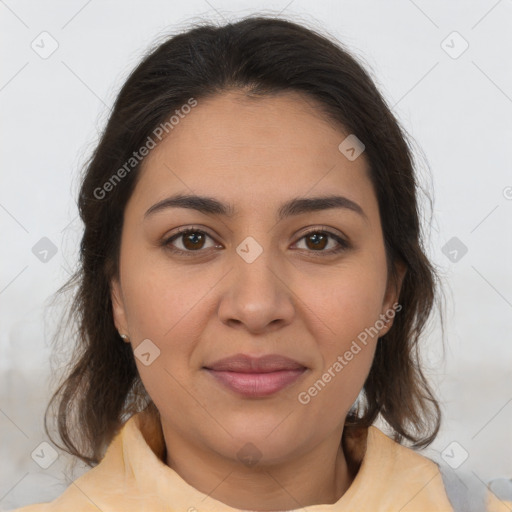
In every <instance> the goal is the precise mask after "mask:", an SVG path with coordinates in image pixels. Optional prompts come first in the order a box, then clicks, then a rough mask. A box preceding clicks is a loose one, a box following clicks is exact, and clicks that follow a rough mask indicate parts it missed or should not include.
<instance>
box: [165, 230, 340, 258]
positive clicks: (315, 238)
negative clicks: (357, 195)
mask: <svg viewBox="0 0 512 512" xmlns="http://www.w3.org/2000/svg"><path fill="white" fill-rule="evenodd" d="M207 239H210V240H212V241H213V238H212V237H211V236H210V235H209V234H208V233H205V232H204V231H202V230H200V229H194V228H187V229H184V230H182V231H179V232H178V233H176V234H174V235H173V236H171V237H170V238H168V239H166V240H165V241H164V242H163V245H164V246H165V247H167V248H168V249H170V250H171V251H172V252H176V253H182V254H183V253H185V254H186V253H189V254H190V253H194V252H200V251H201V250H202V249H208V248H211V247H215V243H214V244H212V245H211V246H210V247H205V242H206V240H207ZM302 240H304V242H305V244H306V250H307V249H309V251H308V252H320V253H327V254H333V253H337V252H340V251H343V250H346V249H348V248H349V244H348V242H346V241H345V240H343V239H342V238H341V237H339V236H338V235H335V234H334V233H331V232H329V231H323V230H318V229H317V230H314V231H309V232H308V233H306V234H304V235H303V236H302V237H301V238H300V239H299V240H298V241H297V242H296V244H298V243H299V242H301V241H302ZM329 240H331V242H332V241H334V242H335V243H334V247H330V248H329V249H328V250H324V249H326V247H327V246H328V245H329ZM178 242H179V244H180V245H181V247H176V245H175V244H176V243H178ZM217 247H221V246H219V245H217Z"/></svg>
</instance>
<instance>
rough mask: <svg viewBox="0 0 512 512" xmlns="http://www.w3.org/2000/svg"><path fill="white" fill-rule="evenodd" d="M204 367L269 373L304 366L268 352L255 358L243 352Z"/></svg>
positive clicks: (217, 369) (300, 368)
mask: <svg viewBox="0 0 512 512" xmlns="http://www.w3.org/2000/svg"><path fill="white" fill-rule="evenodd" d="M205 368H207V369H208V370H214V371H224V372H238V373H270V372H277V371H282V370H302V369H304V368H305V366H304V365H302V364H300V363H298V362H297V361H294V360H293V359H290V358H288V357H285V356H281V355H274V354H270V355H266V356H262V357H257V358H256V357H251V356H247V355H245V354H236V355H235V356H232V357H227V358H225V359H220V360H219V361H216V362H215V363H213V364H210V365H208V366H206V367H205Z"/></svg>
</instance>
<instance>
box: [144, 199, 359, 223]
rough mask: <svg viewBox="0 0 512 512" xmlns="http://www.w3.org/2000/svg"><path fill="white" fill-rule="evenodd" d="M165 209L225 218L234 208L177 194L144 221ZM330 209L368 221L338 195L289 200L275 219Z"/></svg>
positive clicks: (149, 212)
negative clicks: (349, 213) (340, 210)
mask: <svg viewBox="0 0 512 512" xmlns="http://www.w3.org/2000/svg"><path fill="white" fill-rule="evenodd" d="M167 208H188V209H191V210H197V211H198V212H200V213H204V214H207V215H208V214H210V215H212V214H213V215H221V216H225V217H233V216H234V214H235V208H234V207H233V205H231V204H226V203H222V202H220V201H218V200H217V199H214V198H212V197H206V196H198V195H184V194H177V195H174V196H171V197H168V198H166V199H163V200H162V201H159V202H158V203H156V204H154V205H153V206H151V207H150V208H149V209H148V210H147V211H146V213H145V214H144V219H146V218H147V217H149V216H151V215H153V214H155V213H157V212H161V211H163V210H166V209H167ZM332 208H343V209H347V210H351V211H353V212H356V213H357V214H359V215H360V216H361V217H363V218H364V219H365V220H366V221H368V217H367V216H366V214H365V212H364V210H363V209H362V208H361V207H360V206H359V205H358V204H357V203H355V202H354V201H352V200H351V199H348V198H347V197H344V196H338V195H330V196H319V197H310V198H300V197H297V198H294V199H291V200H289V201H287V202H286V203H283V204H282V205H281V207H280V208H279V210H278V212H277V219H278V221H281V220H283V219H285V218H287V217H291V216H294V215H300V214H303V213H311V212H317V211H321V210H329V209H332Z"/></svg>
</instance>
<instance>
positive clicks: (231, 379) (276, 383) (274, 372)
mask: <svg viewBox="0 0 512 512" xmlns="http://www.w3.org/2000/svg"><path fill="white" fill-rule="evenodd" d="M204 369H205V370H206V371H207V372H208V373H209V374H210V375H211V376H212V377H214V379H215V382H217V383H220V384H221V385H222V386H223V387H225V388H228V389H230V390H231V391H233V392H235V393H236V394H238V395H241V396H243V397H247V398H263V397H267V396H270V395H273V394H275V393H277V392H278V391H281V390H282V389H284V388H286V387H288V386H290V385H291V384H293V383H294V382H295V381H297V379H299V378H300V377H301V376H302V375H303V374H304V373H305V372H306V370H307V368H306V367H305V366H304V365H302V364H300V363H299V362H297V361H294V360H293V359H290V358H288V357H285V356H280V355H267V356H263V357H259V358H254V357H250V356H247V355H245V354H237V355H235V356H232V357H228V358H226V359H220V360H219V361H216V362H215V363H212V364H210V365H208V366H205V367H204Z"/></svg>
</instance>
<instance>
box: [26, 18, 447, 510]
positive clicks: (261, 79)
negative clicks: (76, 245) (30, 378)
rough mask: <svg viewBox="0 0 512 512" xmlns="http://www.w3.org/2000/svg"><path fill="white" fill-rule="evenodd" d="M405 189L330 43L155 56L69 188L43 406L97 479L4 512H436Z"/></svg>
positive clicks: (343, 56)
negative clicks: (63, 313)
mask: <svg viewBox="0 0 512 512" xmlns="http://www.w3.org/2000/svg"><path fill="white" fill-rule="evenodd" d="M416 188H417V185H416V178H415V173H414V169H413V163H412V156H411V153H410V150H409V147H408V144H407V141H406V138H405V135H404V133H403V131H402V130H401V129H400V127H399V125H398V123H397V121H396V119H395V118H394V116H393V115H392V113H391V112H390V110H389V108H388V107H387V106H386V104H385V102H384V100H383V99H382V96H381V95H380V93H379V92H378V91H377V89H376V87H375V85H374V83H373V82H372V80H371V79H370V77H369V75H368V74H367V73H366V72H365V71H364V70H363V69H362V67H361V66H360V65H359V64H358V63H357V62H356V61H355V60H354V58H353V57H351V56H350V54H349V53H348V52H347V51H346V50H345V49H343V48H342V47H341V46H339V44H335V43H334V42H331V41H330V40H328V39H327V38H326V37H324V36H322V35H320V34H317V33H315V32H313V31H311V30H308V29H306V28H304V27H302V26H300V25H297V24H295V23H292V22H290V21H286V20H281V19H269V18H263V17H249V18H246V19H244V20H242V21H240V22H237V23H234V24H227V25H225V26H222V27H214V26H208V25H201V26H197V27H194V28H192V29H190V30H189V31H187V32H185V33H182V34H179V35H177V36H175V37H172V38H170V39H168V40H167V41H165V42H164V43H162V44H161V45H160V46H158V47H157V48H156V49H155V50H154V51H152V52H151V54H150V55H148V56H147V57H146V58H145V59H144V60H143V62H142V63H140V65H139V66H138V67H137V68H136V69H135V70H134V71H133V72H132V74H131V75H130V77H129V78H128V80H127V81H126V83H125V85H124V86H123V88H122V90H121V92H120V93H119V96H118V98H117V101H116V103H115V106H114V108H113V110H112V113H111V116H110V119H109V121H108V124H107V127H106V129H105V132H104V133H103V135H102V138H101V140H100V142H99V145H98V147H97V149H96V151H95V152H94V155H93V157H92V159H91V161H90V163H89V164H88V166H87V169H86V173H85V176H84V178H83V182H82V188H81V191H80V198H79V209H80V214H81V217H82V220H83V222H84V224H85V232H84V235H83V239H82V244H81V260H80V269H79V271H78V272H77V273H76V274H75V276H74V278H73V279H72V280H71V282H70V283H69V284H70V285H71V284H78V290H77V294H76V296H75V301H74V303H73V308H72V315H74V318H75V319H76V320H77V321H78V323H79V326H80V329H79V334H80V336H79V342H78V345H77V348H76V355H75V359H74V361H73V364H72V367H71V368H70V371H69V374H68V375H67V379H66V380H65V381H64V382H63V384H62V385H61V387H60V388H59V389H58V390H57V392H56V393H55V395H54V397H53V398H52V402H51V404H50V405H52V404H54V405H57V406H58V409H57V417H58V426H59V434H60V437H61V439H62V441H63V443H64V447H62V448H63V449H65V450H66V451H68V452H69V453H71V454H73V455H74V456H76V457H78V458H80V459H81V460H83V461H85V462H87V463H88V464H89V465H90V466H92V467H93V468H92V469H91V470H89V471H88V472H87V473H85V474H84V475H83V476H82V477H80V478H79V479H78V480H77V481H76V482H74V483H73V484H72V485H70V486H69V488H68V489H67V490H66V491H65V492H64V493H63V494H62V495H61V496H59V497H58V498H57V499H56V500H54V501H53V502H52V503H50V504H39V505H33V506H28V507H25V508H23V509H19V510H23V511H24V512H35V511H52V512H53V511H64V510H66V511H69V510H73V511H82V510H84V511H85V510H98V509H99V510H102V511H111V510H123V511H125V512H126V511H132V510H133V511H134V510H151V511H160V510H162V511H163V510H169V511H170V510H172V511H178V510H179V511H186V510H187V511H196V510H197V511H214V510H223V511H231V510H259V511H270V510H296V509H307V510H309V511H313V512H320V511H349V510H350V511H354V510H364V511H367V510H368V511H369V510H371V511H380V510H382V511H384V510H385V511H391V510H396V511H399V510H400V511H403V512H406V511H412V510H414V511H427V510H428V511H432V510H436V511H450V510H453V508H452V506H451V504H450V501H449V500H448V497H447V495H446V490H445V488H444V485H443V481H442V478H441V474H440V471H439V468H438V466H437V465H436V464H435V463H434V462H432V461H430V460H429V459H427V458H426V457H424V456H422V455H420V454H419V453H417V452H415V451H414V449H417V448H422V447H425V446H427V445H429V444H430V443H431V442H432V441H433V440H434V438H435V436H436V434H437V432H438V430H439V425H440V408H439V406H438V403H437V402H436V400H435V398H434V396H433V394H432V392H431V390H430V388H429V385H428V383H427V381H426V379H425V377H424V375H423V373H422V370H421V365H420V361H419V358H418V344H419V340H420V335H421V333H422V330H423V327H424V325H425V322H426V321H427V319H428V317H429V315H430V313H431V310H432V307H433V304H434V301H435V297H436V295H435V290H436V286H435V285H436V275H435V272H434V269H433V267H432V266H431V264H430V262H429V261H428V259H427V257H426V256H425V254H424V251H423V248H422V240H421V235H420V225H419V215H418V204H417V198H416ZM47 412H48V411H47ZM379 418H380V419H382V420H384V422H386V423H385V424H387V427H388V429H389V432H388V434H385V433H384V432H383V431H381V430H380V429H378V428H377V427H376V426H374V425H373V424H374V423H375V421H376V420H377V419H379ZM402 443H404V444H402ZM405 444H408V445H409V446H406V445H405Z"/></svg>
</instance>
